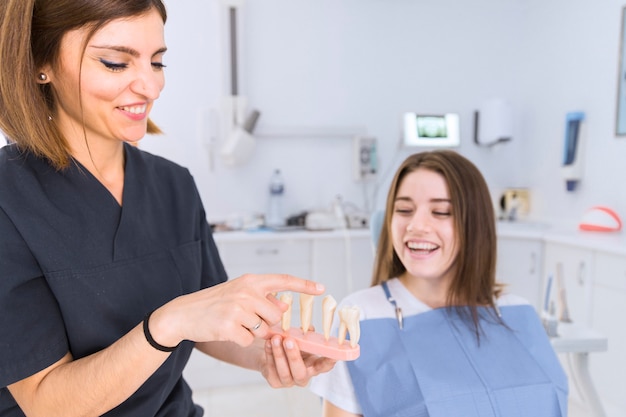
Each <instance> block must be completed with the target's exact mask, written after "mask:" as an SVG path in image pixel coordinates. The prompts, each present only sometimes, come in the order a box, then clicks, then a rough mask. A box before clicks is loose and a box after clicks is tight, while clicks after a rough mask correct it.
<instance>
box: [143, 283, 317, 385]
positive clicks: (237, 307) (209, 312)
mask: <svg viewBox="0 0 626 417" xmlns="http://www.w3.org/2000/svg"><path fill="white" fill-rule="evenodd" d="M281 291H292V292H297V293H304V294H311V295H320V294H322V293H323V292H324V286H323V285H322V284H319V283H316V282H313V281H308V280H304V279H301V278H297V277H294V276H291V275H284V274H268V275H253V274H246V275H243V276H241V277H239V278H236V279H233V280H229V281H227V282H224V283H222V284H219V285H215V286H213V287H210V288H206V289H204V290H201V291H197V292H195V293H192V294H187V295H183V296H180V297H177V298H176V299H174V300H172V301H170V302H169V303H167V304H165V305H164V306H162V307H161V308H159V309H157V310H156V311H155V312H154V313H153V314H152V316H151V318H150V332H151V334H152V336H153V338H154V339H155V340H156V341H157V342H158V343H160V344H162V345H164V346H176V345H177V344H178V343H180V342H181V341H182V340H192V341H194V342H211V341H230V342H234V343H236V344H237V345H239V346H244V347H245V346H249V345H250V344H252V342H253V341H254V339H255V338H262V339H264V338H266V337H267V336H268V335H269V333H268V329H269V327H270V326H272V325H274V324H277V323H279V322H280V320H281V318H282V313H283V312H284V311H286V310H287V308H288V306H287V304H285V303H283V302H281V301H279V300H278V299H276V297H275V296H274V295H273V294H276V293H278V292H281ZM292 342H293V341H292ZM294 343H295V342H294ZM281 349H282V348H281ZM296 349H297V347H296ZM272 351H274V350H272ZM288 351H289V352H291V350H289V349H288ZM289 352H284V351H283V352H282V353H283V355H284V356H281V353H280V352H276V354H277V357H276V358H275V360H277V361H278V362H277V366H276V371H277V373H279V374H281V375H282V374H284V373H285V371H284V362H283V360H282V359H285V358H286V359H287V361H289V359H290V358H291V359H292V360H293V357H291V356H290V354H289ZM286 353H287V354H286ZM285 354H286V355H285ZM297 354H298V355H299V351H298V352H297ZM295 355H296V354H295V353H294V354H293V355H292V356H294V357H295ZM314 362H315V361H314ZM294 365H295V369H294V371H295V373H296V374H297V375H296V376H297V378H298V379H299V378H300V377H301V376H302V374H303V373H304V370H303V369H302V367H301V365H302V366H305V365H304V364H302V363H299V361H297V360H296V361H295V363H294ZM306 366H308V365H306ZM271 374H272V372H269V371H268V376H269V377H270V378H272V376H271ZM272 379H273V378H272ZM279 379H280V378H279Z"/></svg>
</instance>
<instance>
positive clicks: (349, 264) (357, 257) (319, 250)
mask: <svg viewBox="0 0 626 417" xmlns="http://www.w3.org/2000/svg"><path fill="white" fill-rule="evenodd" d="M215 241H216V244H217V246H218V249H219V251H220V257H221V258H222V262H223V263H224V268H225V269H226V272H227V273H228V276H229V279H235V278H237V277H239V276H241V275H243V274H246V273H252V274H269V273H285V274H290V275H294V276H297V277H300V278H306V279H311V280H314V281H318V282H321V283H322V284H324V285H325V287H326V292H325V294H330V295H332V296H333V297H335V298H336V299H337V301H339V300H340V299H341V298H343V297H345V296H346V295H347V294H348V293H349V292H351V291H354V290H355V289H357V288H362V287H364V286H369V282H370V280H371V274H372V265H373V251H372V244H371V240H370V234H369V231H367V230H348V231H335V232H276V233H245V232H228V233H223V234H220V233H217V234H215ZM299 308H300V307H299V303H298V297H297V295H296V294H294V304H293V317H292V324H293V325H294V326H297V325H299V323H300V318H299V314H298V312H299ZM312 324H313V325H314V326H315V328H316V329H321V297H316V300H315V304H314V307H313V323H312ZM184 375H185V379H186V380H187V382H188V383H189V384H190V385H191V387H192V389H194V390H202V389H208V388H214V387H220V386H229V385H237V384H248V383H258V382H262V381H264V379H263V377H262V376H261V375H260V374H259V373H258V372H256V371H250V370H246V369H242V368H239V367H236V366H233V365H230V364H226V363H223V362H219V361H217V360H215V359H213V358H210V357H208V356H206V355H203V354H202V353H200V352H197V351H194V352H193V354H192V357H191V359H190V361H189V363H188V364H187V367H186V368H185V372H184Z"/></svg>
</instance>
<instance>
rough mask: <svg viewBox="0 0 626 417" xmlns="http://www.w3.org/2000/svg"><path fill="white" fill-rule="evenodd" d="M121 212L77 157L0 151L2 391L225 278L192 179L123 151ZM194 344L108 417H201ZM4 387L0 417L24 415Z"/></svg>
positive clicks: (97, 346)
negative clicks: (52, 159)
mask: <svg viewBox="0 0 626 417" xmlns="http://www.w3.org/2000/svg"><path fill="white" fill-rule="evenodd" d="M125 153H126V166H125V171H126V175H125V180H124V181H125V182H124V195H123V207H121V206H120V205H119V204H118V203H117V201H116V200H115V198H114V197H113V196H112V194H110V193H109V191H108V190H107V189H106V188H105V187H104V186H103V185H102V184H101V183H100V182H99V181H98V180H97V179H96V178H95V177H94V176H92V175H91V174H90V173H89V172H88V171H87V170H86V169H85V168H84V167H82V166H81V165H80V164H79V163H78V162H73V163H72V164H71V166H70V167H69V168H68V169H67V170H64V171H55V170H54V169H53V168H52V167H51V166H50V165H49V164H48V163H46V162H45V161H43V160H41V159H38V158H36V157H34V156H32V155H30V154H22V153H20V152H19V151H18V149H17V148H16V146H15V145H7V146H5V147H4V148H2V149H0V387H6V386H7V385H9V384H11V383H13V382H16V381H19V380H21V379H23V378H25V377H27V376H30V375H32V374H34V373H36V372H37V371H40V370H42V369H44V368H46V367H48V366H50V365H52V364H53V363H55V362H56V361H58V360H59V359H60V358H61V357H63V355H64V354H65V353H66V352H67V351H68V350H69V351H70V352H71V353H72V355H73V357H74V358H76V359H78V358H82V357H84V356H87V355H90V354H92V353H94V352H98V351H100V350H102V349H104V348H106V347H107V346H109V345H110V344H112V343H113V342H115V341H116V340H118V339H119V338H120V337H122V336H123V335H124V334H126V333H127V332H128V331H130V330H131V329H132V328H133V327H135V326H136V325H137V324H138V323H140V322H141V321H142V319H143V317H144V316H145V314H146V313H147V312H149V311H151V310H153V309H155V308H157V307H159V306H161V305H163V304H165V303H166V302H168V301H170V300H172V299H173V298H175V297H177V296H179V295H182V294H186V293H190V292H193V291H196V290H198V289H200V288H205V287H209V286H212V285H215V284H218V283H220V282H223V281H225V280H226V272H225V271H224V267H223V265H222V262H221V260H220V257H219V254H218V251H217V248H216V246H215V242H214V241H213V238H212V235H211V230H210V228H209V225H208V224H207V222H206V218H205V212H204V208H203V206H202V202H201V201H200V196H199V194H198V191H197V189H196V186H195V184H194V181H193V178H192V177H191V175H190V173H189V172H188V171H187V170H186V169H185V168H182V167H180V166H178V165H176V164H174V163H172V162H169V161H167V160H165V159H163V158H160V157H157V156H154V155H151V154H149V153H146V152H143V151H141V150H139V149H137V148H135V147H133V146H130V145H125ZM192 349H193V343H192V342H189V341H186V342H183V343H182V344H181V346H180V347H179V348H178V349H177V350H176V351H175V352H173V353H172V354H171V355H170V357H169V358H168V359H167V361H166V362H165V363H164V364H163V365H162V366H161V367H160V368H159V369H158V370H157V371H156V372H155V373H154V375H152V377H150V379H148V381H146V383H145V384H144V385H143V386H142V387H141V388H140V389H139V390H138V391H137V392H136V393H135V394H133V395H132V396H131V397H130V398H129V399H128V400H127V401H126V402H124V403H123V404H121V405H120V406H118V407H117V408H115V409H114V410H112V411H111V412H109V413H108V414H107V415H110V416H142V417H143V416H174V415H175V416H198V415H201V414H202V410H201V409H200V408H199V407H197V406H195V405H194V404H193V403H192V399H191V391H190V388H189V386H188V385H187V384H186V383H185V381H184V380H183V378H182V376H181V374H182V371H183V368H184V366H185V364H186V363H187V360H188V359H189V356H190V354H191V350H192ZM23 415H24V414H23V413H22V412H21V411H20V410H19V408H18V407H17V406H16V404H15V401H14V400H13V398H12V397H11V395H10V393H9V391H8V390H7V389H6V388H0V416H23Z"/></svg>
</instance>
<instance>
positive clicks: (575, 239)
mask: <svg viewBox="0 0 626 417" xmlns="http://www.w3.org/2000/svg"><path fill="white" fill-rule="evenodd" d="M496 233H497V235H498V237H499V238H512V239H529V240H539V241H542V242H544V243H559V244H565V245H571V246H576V247H581V248H586V249H591V250H599V251H603V252H608V253H613V254H617V255H626V235H624V233H623V232H622V231H620V232H589V231H582V230H579V229H578V228H577V227H574V226H555V225H551V224H548V223H542V222H524V221H518V222H505V221H499V222H498V223H497V227H496ZM213 236H214V238H215V241H216V242H218V243H219V242H257V241H267V240H310V239H341V238H351V237H357V238H367V237H370V231H369V229H337V230H306V229H295V230H281V231H274V230H268V229H253V230H238V231H219V232H214V233H213Z"/></svg>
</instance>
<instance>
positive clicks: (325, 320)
mask: <svg viewBox="0 0 626 417" xmlns="http://www.w3.org/2000/svg"><path fill="white" fill-rule="evenodd" d="M335 308H337V301H335V299H334V298H333V296H332V295H327V296H326V297H324V299H323V300H322V329H323V330H324V339H326V341H328V339H330V328H331V326H332V324H333V315H334V314H335Z"/></svg>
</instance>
